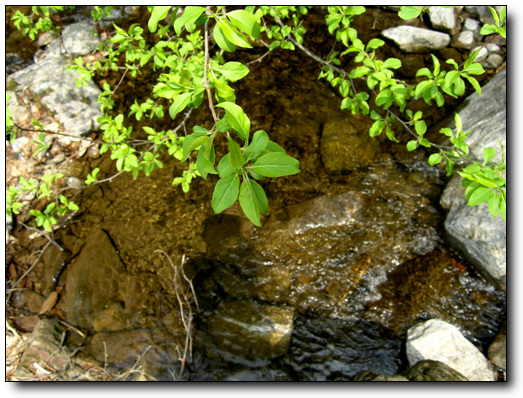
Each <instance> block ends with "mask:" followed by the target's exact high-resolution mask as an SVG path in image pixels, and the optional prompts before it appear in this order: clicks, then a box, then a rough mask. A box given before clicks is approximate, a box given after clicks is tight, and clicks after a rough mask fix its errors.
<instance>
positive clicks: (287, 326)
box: [210, 301, 294, 359]
mask: <svg viewBox="0 0 523 398" xmlns="http://www.w3.org/2000/svg"><path fill="white" fill-rule="evenodd" d="M293 316H294V309H293V308H290V307H276V306H271V305H262V304H256V303H254V302H250V301H233V302H229V303H226V304H224V305H223V307H222V308H220V309H219V310H218V312H217V314H216V315H214V316H213V317H212V319H211V320H210V330H211V334H212V336H213V339H214V341H215V343H216V344H217V346H218V347H219V349H220V350H222V351H225V352H227V353H229V354H233V355H239V356H241V357H247V358H250V359H257V358H268V359H270V358H276V357H279V356H281V355H283V354H285V352H287V350H288V349H289V343H290V340H291V334H292V325H293Z"/></svg>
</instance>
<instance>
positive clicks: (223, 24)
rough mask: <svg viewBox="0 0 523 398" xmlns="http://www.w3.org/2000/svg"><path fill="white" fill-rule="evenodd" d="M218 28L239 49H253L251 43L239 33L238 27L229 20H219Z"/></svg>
mask: <svg viewBox="0 0 523 398" xmlns="http://www.w3.org/2000/svg"><path fill="white" fill-rule="evenodd" d="M218 26H219V27H220V29H221V30H222V32H223V34H224V35H225V37H226V38H227V39H229V41H230V42H231V43H232V44H234V45H235V46H238V47H243V48H252V46H251V44H250V43H249V41H248V40H247V39H246V38H245V36H243V35H242V34H240V33H238V32H237V30H236V27H235V26H234V25H232V24H231V23H230V22H229V21H228V20H226V19H224V18H221V19H219V20H218Z"/></svg>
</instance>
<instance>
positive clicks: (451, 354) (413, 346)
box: [407, 319, 495, 381]
mask: <svg viewBox="0 0 523 398" xmlns="http://www.w3.org/2000/svg"><path fill="white" fill-rule="evenodd" d="M407 358H408V360H409V365H410V366H411V367H412V366H414V365H415V364H416V363H417V362H419V361H422V360H426V359H431V360H435V361H440V362H443V363H444V364H446V365H448V366H450V367H451V368H453V369H455V370H457V371H458V372H459V373H461V374H462V375H463V376H465V377H466V378H467V379H469V380H471V381H494V380H495V378H494V372H493V370H492V368H491V366H490V364H489V362H488V361H487V359H486V358H485V357H484V356H483V354H481V352H479V350H478V349H477V348H476V347H475V346H474V345H473V344H472V343H471V342H470V341H468V340H467V339H466V338H465V337H463V335H462V334H461V332H460V331H459V330H458V329H457V328H456V327H455V326H453V325H451V324H449V323H447V322H444V321H441V320H439V319H431V320H429V321H426V322H423V323H419V324H417V325H415V326H413V327H411V328H410V329H409V330H408V331H407Z"/></svg>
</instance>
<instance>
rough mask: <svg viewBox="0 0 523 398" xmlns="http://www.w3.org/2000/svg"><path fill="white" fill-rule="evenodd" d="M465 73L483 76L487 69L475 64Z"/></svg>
mask: <svg viewBox="0 0 523 398" xmlns="http://www.w3.org/2000/svg"><path fill="white" fill-rule="evenodd" d="M464 72H467V74H469V75H482V74H483V73H485V69H483V66H481V64H478V63H477V62H475V63H473V64H471V65H470V66H468V67H467V68H465V69H464Z"/></svg>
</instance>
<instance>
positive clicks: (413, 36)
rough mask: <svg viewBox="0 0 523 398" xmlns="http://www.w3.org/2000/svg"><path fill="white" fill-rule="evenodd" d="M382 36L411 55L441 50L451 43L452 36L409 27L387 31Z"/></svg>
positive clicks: (403, 26) (398, 27)
mask: <svg viewBox="0 0 523 398" xmlns="http://www.w3.org/2000/svg"><path fill="white" fill-rule="evenodd" d="M381 35H382V36H383V37H385V38H387V39H390V40H392V41H394V42H395V43H396V45H397V46H398V47H399V48H401V49H402V50H403V51H405V52H409V53H418V52H428V51H436V50H441V49H442V48H445V47H447V46H448V45H449V43H450V36H449V35H448V34H446V33H441V32H435V31H433V30H429V29H423V28H416V27H414V26H409V25H402V26H397V27H394V28H388V29H385V30H383V31H382V32H381Z"/></svg>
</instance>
